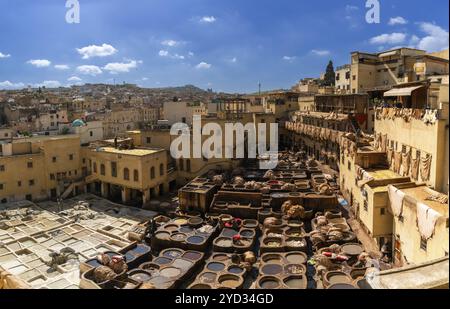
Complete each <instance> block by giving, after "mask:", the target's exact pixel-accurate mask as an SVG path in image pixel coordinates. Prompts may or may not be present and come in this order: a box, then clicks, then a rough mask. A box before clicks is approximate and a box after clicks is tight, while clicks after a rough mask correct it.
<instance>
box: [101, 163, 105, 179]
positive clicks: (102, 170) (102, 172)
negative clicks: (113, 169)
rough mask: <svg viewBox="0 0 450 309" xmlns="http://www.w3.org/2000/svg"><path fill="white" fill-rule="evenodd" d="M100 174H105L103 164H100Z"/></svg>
mask: <svg viewBox="0 0 450 309" xmlns="http://www.w3.org/2000/svg"><path fill="white" fill-rule="evenodd" d="M100 174H102V175H103V176H105V174H106V169H105V164H102V165H100Z"/></svg>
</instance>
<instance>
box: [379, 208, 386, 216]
mask: <svg viewBox="0 0 450 309" xmlns="http://www.w3.org/2000/svg"><path fill="white" fill-rule="evenodd" d="M385 214H386V208H380V215H382V216H384V215H385Z"/></svg>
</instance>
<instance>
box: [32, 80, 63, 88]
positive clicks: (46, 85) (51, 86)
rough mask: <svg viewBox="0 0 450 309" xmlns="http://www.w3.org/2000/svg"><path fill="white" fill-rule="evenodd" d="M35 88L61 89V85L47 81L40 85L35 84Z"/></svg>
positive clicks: (54, 81) (53, 81)
mask: <svg viewBox="0 0 450 309" xmlns="http://www.w3.org/2000/svg"><path fill="white" fill-rule="evenodd" d="M34 86H35V87H45V88H59V87H61V83H60V82H58V81H57V80H46V81H44V82H42V83H40V84H35V85H34Z"/></svg>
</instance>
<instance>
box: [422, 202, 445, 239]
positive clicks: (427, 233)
mask: <svg viewBox="0 0 450 309" xmlns="http://www.w3.org/2000/svg"><path fill="white" fill-rule="evenodd" d="M416 206H417V226H418V228H419V232H420V235H421V236H422V238H423V239H425V240H428V239H430V238H431V237H432V236H433V234H434V228H435V227H436V222H437V220H438V219H439V218H440V217H441V214H440V213H438V212H437V211H435V210H434V209H432V208H430V207H429V206H428V205H425V204H423V203H417V205H416Z"/></svg>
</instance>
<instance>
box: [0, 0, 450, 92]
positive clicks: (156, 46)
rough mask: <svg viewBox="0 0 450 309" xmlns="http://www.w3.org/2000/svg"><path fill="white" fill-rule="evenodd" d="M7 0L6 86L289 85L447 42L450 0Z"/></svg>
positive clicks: (1, 15) (0, 75) (0, 79)
mask: <svg viewBox="0 0 450 309" xmlns="http://www.w3.org/2000/svg"><path fill="white" fill-rule="evenodd" d="M65 3H66V0H39V1H30V0H0V29H1V30H0V31H1V32H0V34H1V35H0V89H14V88H18V87H23V86H26V85H33V86H36V85H47V86H57V85H64V86H65V85H68V84H74V83H85V82H90V83H92V82H102V83H113V81H114V79H115V81H116V82H117V83H121V82H123V81H126V82H129V83H136V84H139V85H141V86H144V87H163V86H177V85H185V84H194V85H196V86H199V87H201V88H209V87H211V88H213V89H214V90H215V91H227V92H253V91H256V90H257V88H258V82H261V83H262V88H263V89H277V88H289V87H290V86H292V85H293V84H294V83H296V82H297V81H298V80H299V79H301V78H303V77H314V76H318V75H319V74H320V73H321V72H322V71H324V69H325V66H326V64H327V62H328V61H329V60H330V59H331V60H333V61H334V63H335V65H341V64H345V63H348V62H349V58H350V52H351V51H355V50H361V51H368V52H377V51H381V50H385V49H390V48H392V47H397V46H411V47H418V48H425V49H427V50H429V51H435V50H440V49H444V48H448V24H449V15H448V9H449V2H448V0H433V1H429V2H424V1H419V0H380V5H381V23H380V24H368V23H366V21H365V15H366V12H367V10H368V9H366V7H365V4H366V0H344V1H335V0H329V1H303V0H277V1H275V0H145V1H144V0H133V1H125V0H79V3H80V8H81V11H80V23H79V24H68V23H66V20H65V15H66V11H67V8H66V7H65Z"/></svg>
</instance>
